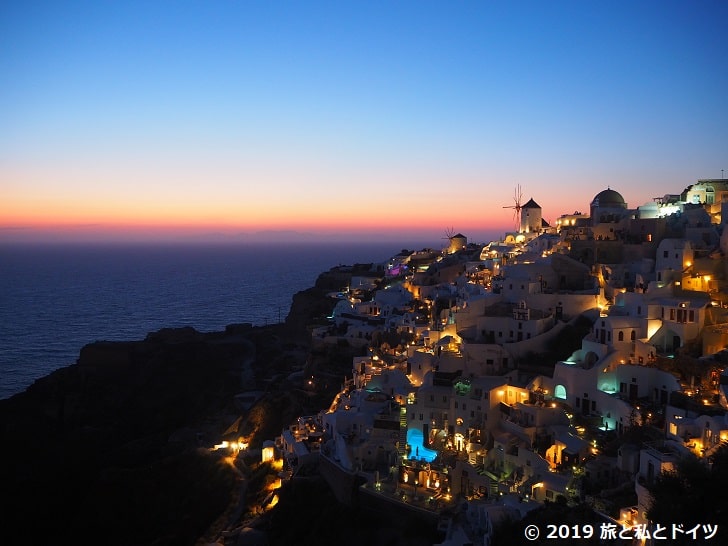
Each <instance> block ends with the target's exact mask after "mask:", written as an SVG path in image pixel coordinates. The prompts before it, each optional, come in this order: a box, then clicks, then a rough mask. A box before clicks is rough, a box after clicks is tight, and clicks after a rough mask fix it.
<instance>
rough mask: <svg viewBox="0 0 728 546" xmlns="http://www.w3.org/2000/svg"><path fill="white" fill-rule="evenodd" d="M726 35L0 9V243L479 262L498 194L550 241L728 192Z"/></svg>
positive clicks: (547, 5) (470, 15) (722, 18)
mask: <svg viewBox="0 0 728 546" xmlns="http://www.w3.org/2000/svg"><path fill="white" fill-rule="evenodd" d="M727 23H728V4H726V3H725V2H690V3H688V2H637V3H634V2H609V3H607V2H604V3H596V2H508V3H506V2H501V3H495V2H453V3H445V2H268V3H263V2H223V1H220V2H149V3H140V2H63V3H57V2H6V3H4V4H3V7H2V8H0V74H1V75H0V78H2V81H1V83H2V85H0V117H1V119H3V123H2V124H1V126H0V191H2V193H3V194H5V195H6V199H3V201H4V203H5V204H4V205H3V204H0V225H2V227H5V228H18V227H20V228H23V229H40V230H41V231H42V229H46V230H47V229H50V228H52V229H58V228H59V227H63V226H66V227H68V226H79V225H89V226H102V227H104V228H105V229H106V230H107V232H110V231H113V230H115V229H120V228H121V227H123V226H146V227H148V228H150V229H151V228H154V229H157V228H160V227H166V228H169V229H173V228H174V229H177V228H189V229H188V232H190V231H189V230H192V231H194V230H202V231H204V230H213V229H214V230H217V231H219V230H231V231H236V232H237V231H241V230H242V231H246V230H256V229H296V230H302V231H307V232H315V233H324V232H332V231H333V232H337V233H354V232H356V233H359V234H364V235H373V236H374V235H376V234H378V233H380V232H382V231H386V232H388V233H392V232H401V233H405V232H410V231H418V230H419V231H421V230H431V231H433V232H435V233H437V234H440V233H441V232H442V231H443V230H444V228H445V227H446V226H447V227H450V226H454V227H455V229H456V230H458V231H463V232H466V233H469V234H472V236H473V237H475V238H479V237H480V238H486V235H489V234H491V233H496V232H500V231H502V230H503V229H507V228H509V227H510V217H509V214H510V211H508V210H504V209H502V205H507V204H509V203H510V202H511V201H512V196H513V188H514V187H515V186H516V184H521V186H522V187H523V191H524V197H525V198H526V199H527V198H529V197H533V198H534V199H535V200H536V201H537V202H538V203H539V204H540V205H541V206H542V208H543V209H544V217H545V218H547V219H555V218H556V217H557V216H558V215H560V214H562V213H567V212H573V211H574V210H576V209H581V210H586V209H587V208H588V203H589V201H590V200H591V198H592V197H593V196H594V195H595V194H596V193H598V192H599V191H600V190H601V189H604V188H605V187H606V186H607V185H609V186H611V187H612V188H613V189H617V190H618V191H620V192H621V193H622V194H623V195H624V197H625V199H626V200H627V202H628V203H629V205H630V206H637V205H639V204H642V203H644V202H645V201H647V200H649V199H651V198H652V197H655V196H659V195H664V194H665V193H678V192H680V191H681V190H682V189H684V188H685V187H686V186H687V185H688V184H690V183H692V182H694V181H695V180H697V179H698V178H708V177H715V178H719V177H720V176H721V172H720V170H721V169H728V160H727V158H726V156H727V155H728V154H727V151H728V123H727V122H728V119H727V118H728V98H727V97H728V93H726V92H725V90H726V89H728V62H727V61H726V59H728V45H726V40H725V28H726V24H727ZM41 228H42V229H41ZM102 231H103V230H102ZM188 232H186V233H188ZM39 233H40V231H39ZM0 236H2V235H0Z"/></svg>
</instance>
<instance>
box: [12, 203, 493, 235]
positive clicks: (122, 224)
mask: <svg viewBox="0 0 728 546" xmlns="http://www.w3.org/2000/svg"><path fill="white" fill-rule="evenodd" d="M69 201H70V200H69ZM458 216H459V215H457V214H452V216H450V217H446V216H445V215H442V214H439V215H436V214H434V213H433V211H432V210H423V209H419V208H417V207H411V206H403V207H392V206H387V204H384V205H383V206H382V207H376V206H373V205H370V204H367V203H363V204H357V205H356V206H347V205H338V204H337V205H334V206H332V205H331V203H330V202H327V203H323V204H321V205H320V206H318V207H314V206H312V204H311V203H310V202H307V203H305V204H303V205H297V204H290V203H281V204H280V206H278V205H277V204H276V203H275V202H274V201H271V202H269V203H266V204H265V205H264V206H260V205H259V204H257V203H238V202H232V203H220V202H207V203H205V202H200V203H194V204H192V203H189V202H174V200H173V199H170V202H145V201H143V200H141V199H140V200H139V201H138V202H133V201H127V202H119V201H118V200H117V201H113V202H112V201H103V202H98V201H92V200H91V199H88V200H86V201H83V200H75V201H74V202H73V203H70V202H62V201H61V200H60V199H38V200H36V201H35V202H32V203H30V202H28V201H25V202H18V201H16V202H15V203H6V204H4V205H0V228H2V229H5V230H7V229H28V230H53V229H62V230H70V231H73V232H75V231H88V230H100V231H103V232H106V233H114V232H119V233H120V232H125V231H133V232H137V231H145V230H149V231H153V232H156V233H160V234H164V233H168V234H171V233H174V232H178V233H182V234H183V233H190V232H194V231H198V232H199V231H210V230H212V231H227V232H235V231H238V232H240V231H261V230H295V231H306V232H310V231H316V232H318V231H323V232H332V231H357V232H361V231H374V232H383V231H386V230H401V231H405V232H408V233H413V232H417V231H422V232H433V233H437V234H440V235H441V234H442V233H444V230H445V229H446V228H447V227H449V226H454V229H455V230H456V231H460V232H463V233H464V234H465V235H466V236H468V232H469V231H471V232H472V231H484V230H490V231H497V232H499V233H500V232H503V231H505V230H507V229H508V227H504V226H507V225H508V222H507V221H506V222H504V221H503V219H502V218H500V217H494V216H495V215H485V214H482V212H478V213H472V214H471V215H468V214H463V215H462V216H460V218H461V219H458ZM463 220H466V221H463ZM441 232H442V233H441Z"/></svg>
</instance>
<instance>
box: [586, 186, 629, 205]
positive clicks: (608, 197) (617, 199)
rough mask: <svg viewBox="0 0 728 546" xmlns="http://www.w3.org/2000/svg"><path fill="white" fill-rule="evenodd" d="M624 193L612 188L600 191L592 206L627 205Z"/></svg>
mask: <svg viewBox="0 0 728 546" xmlns="http://www.w3.org/2000/svg"><path fill="white" fill-rule="evenodd" d="M626 206H627V203H626V202H625V201H624V197H622V194H621V193H619V192H617V191H614V190H612V189H610V188H607V189H606V190H602V191H600V192H599V193H598V194H596V196H595V197H594V199H593V200H592V207H600V208H604V207H607V208H609V207H626Z"/></svg>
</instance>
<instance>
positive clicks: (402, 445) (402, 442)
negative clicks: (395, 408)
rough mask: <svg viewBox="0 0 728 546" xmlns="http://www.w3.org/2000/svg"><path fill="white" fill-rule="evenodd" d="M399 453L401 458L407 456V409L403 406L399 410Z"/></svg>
mask: <svg viewBox="0 0 728 546" xmlns="http://www.w3.org/2000/svg"><path fill="white" fill-rule="evenodd" d="M397 452H398V453H399V456H400V457H404V456H405V455H406V454H407V408H406V407H405V406H402V407H401V408H399V442H398V446H397Z"/></svg>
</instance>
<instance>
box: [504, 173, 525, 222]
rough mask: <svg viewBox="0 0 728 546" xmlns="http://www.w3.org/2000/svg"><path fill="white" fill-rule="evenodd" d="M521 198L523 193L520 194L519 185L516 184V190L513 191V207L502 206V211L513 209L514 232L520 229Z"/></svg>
mask: <svg viewBox="0 0 728 546" xmlns="http://www.w3.org/2000/svg"><path fill="white" fill-rule="evenodd" d="M522 198H523V192H521V185H520V184H518V185H517V186H516V189H515V190H514V191H513V202H514V204H513V205H504V206H503V208H504V209H513V222H514V223H515V225H516V231H520V228H521V208H523V207H522V206H521V199H522Z"/></svg>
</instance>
